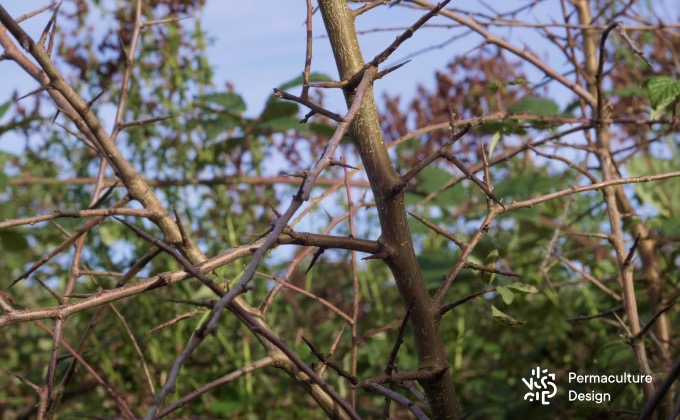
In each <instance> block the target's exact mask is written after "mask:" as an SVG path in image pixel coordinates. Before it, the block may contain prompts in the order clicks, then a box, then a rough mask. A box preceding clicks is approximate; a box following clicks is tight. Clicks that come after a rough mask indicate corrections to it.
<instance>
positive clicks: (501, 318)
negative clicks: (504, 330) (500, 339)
mask: <svg viewBox="0 0 680 420" xmlns="http://www.w3.org/2000/svg"><path fill="white" fill-rule="evenodd" d="M491 316H493V318H494V319H495V320H496V321H498V322H500V323H501V324H503V325H505V326H508V327H518V326H520V325H524V324H526V322H525V321H520V320H517V319H515V318H513V317H511V316H510V315H508V314H505V313H503V312H501V311H500V310H498V308H496V307H495V306H493V305H491Z"/></svg>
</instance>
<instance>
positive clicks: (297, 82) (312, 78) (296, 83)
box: [278, 73, 333, 90]
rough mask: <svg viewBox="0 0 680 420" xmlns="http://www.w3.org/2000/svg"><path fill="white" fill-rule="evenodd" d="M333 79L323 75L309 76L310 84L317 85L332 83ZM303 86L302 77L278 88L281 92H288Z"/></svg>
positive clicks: (314, 74)
mask: <svg viewBox="0 0 680 420" xmlns="http://www.w3.org/2000/svg"><path fill="white" fill-rule="evenodd" d="M332 81H333V79H331V78H330V77H328V76H326V75H325V74H323V73H311V74H310V75H309V82H310V83H316V82H332ZM301 84H302V76H299V77H296V78H295V79H293V80H289V81H288V82H286V83H284V84H282V85H281V86H279V87H278V89H279V90H286V89H290V88H292V87H295V86H300V85H301Z"/></svg>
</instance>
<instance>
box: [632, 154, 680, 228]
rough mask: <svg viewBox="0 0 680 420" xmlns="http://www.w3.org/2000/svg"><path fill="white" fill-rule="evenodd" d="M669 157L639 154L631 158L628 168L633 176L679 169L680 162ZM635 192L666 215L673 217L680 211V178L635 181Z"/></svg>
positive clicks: (644, 201) (643, 200) (642, 199)
mask: <svg viewBox="0 0 680 420" xmlns="http://www.w3.org/2000/svg"><path fill="white" fill-rule="evenodd" d="M676 161H677V159H675V161H673V160H668V159H660V158H656V157H646V156H638V157H635V158H632V159H630V161H629V162H628V164H627V165H626V170H627V171H628V173H629V174H630V176H632V177H639V176H644V175H651V174H663V173H668V172H673V171H675V170H677V168H678V163H676ZM633 189H634V190H635V193H636V194H637V196H638V197H639V198H640V201H642V202H643V203H645V204H648V205H650V206H652V207H654V209H656V210H657V211H658V212H659V213H660V214H661V215H663V216H664V217H667V218H669V217H671V216H672V215H674V214H677V212H678V211H680V179H678V178H671V179H667V180H663V181H656V182H648V183H635V184H633Z"/></svg>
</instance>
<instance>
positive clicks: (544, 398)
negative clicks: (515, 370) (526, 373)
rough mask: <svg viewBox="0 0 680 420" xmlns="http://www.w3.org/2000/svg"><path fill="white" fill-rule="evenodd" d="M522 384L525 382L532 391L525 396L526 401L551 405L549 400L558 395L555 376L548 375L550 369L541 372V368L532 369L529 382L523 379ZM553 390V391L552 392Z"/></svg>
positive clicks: (552, 374)
mask: <svg viewBox="0 0 680 420" xmlns="http://www.w3.org/2000/svg"><path fill="white" fill-rule="evenodd" d="M534 379H535V380H534ZM522 382H524V385H526V386H527V388H529V391H530V392H527V393H526V394H524V399H525V400H529V401H541V404H543V405H550V402H548V399H549V398H552V397H554V396H555V394H557V386H556V385H555V374H554V373H548V369H543V370H541V368H540V367H537V368H536V369H532V370H531V377H530V378H529V380H526V379H524V378H522ZM551 388H552V391H551V390H550V389H551Z"/></svg>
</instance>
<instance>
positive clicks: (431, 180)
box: [412, 166, 465, 207]
mask: <svg viewBox="0 0 680 420" xmlns="http://www.w3.org/2000/svg"><path fill="white" fill-rule="evenodd" d="M453 177H454V176H453V175H451V174H450V173H448V172H447V171H445V170H443V169H442V168H438V167H436V166H428V167H427V168H425V169H423V170H422V171H420V172H419V173H418V175H416V179H417V180H418V181H419V183H420V186H421V188H422V191H419V192H424V193H425V194H431V193H433V192H435V191H437V190H438V189H439V188H441V187H442V186H444V185H445V184H446V183H447V182H449V181H450V180H451V179H452V178H453ZM412 198H414V197H412ZM435 200H436V201H437V202H438V203H440V204H442V205H447V206H452V207H455V206H458V204H459V203H462V202H464V201H465V191H464V189H463V188H462V186H460V185H456V186H454V187H452V188H449V189H447V190H445V191H442V192H440V193H439V194H437V198H436V199H435Z"/></svg>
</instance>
